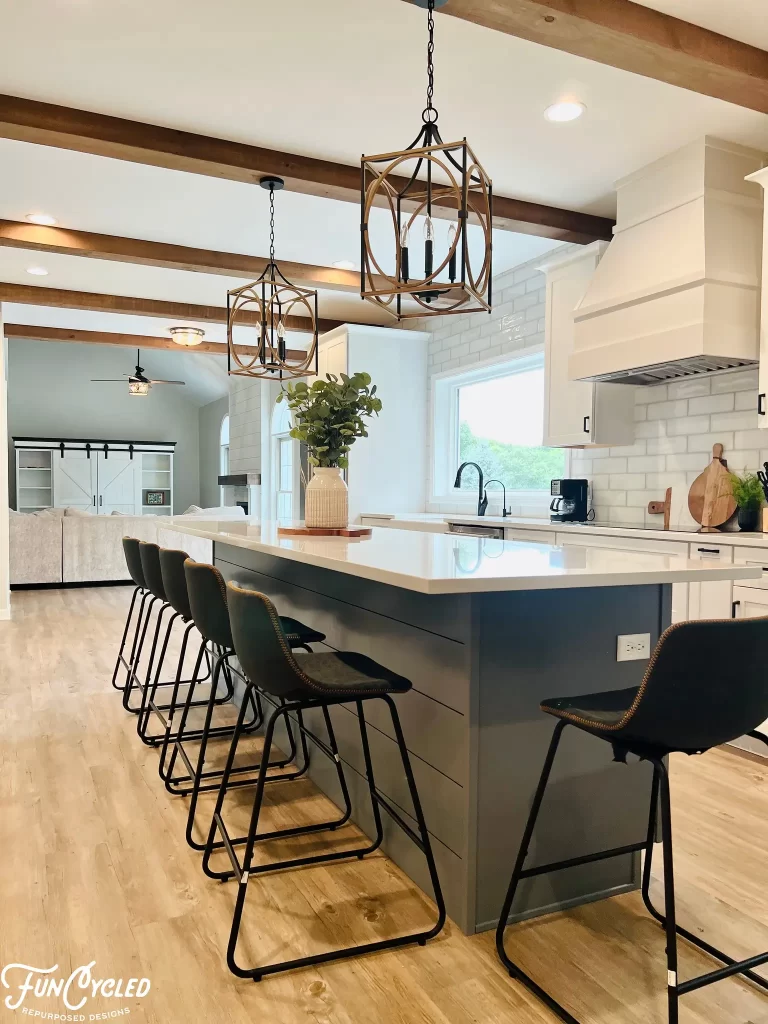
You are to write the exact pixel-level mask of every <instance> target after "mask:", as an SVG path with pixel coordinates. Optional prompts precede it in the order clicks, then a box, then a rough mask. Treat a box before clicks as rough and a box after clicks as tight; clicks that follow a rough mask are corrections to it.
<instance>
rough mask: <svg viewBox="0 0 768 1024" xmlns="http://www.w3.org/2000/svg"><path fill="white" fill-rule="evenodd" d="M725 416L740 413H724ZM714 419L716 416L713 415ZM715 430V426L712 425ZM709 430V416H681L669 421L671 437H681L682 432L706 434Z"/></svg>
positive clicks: (668, 427) (668, 431)
mask: <svg viewBox="0 0 768 1024" xmlns="http://www.w3.org/2000/svg"><path fill="white" fill-rule="evenodd" d="M723 415H724V416H734V415H738V414H736V413H723ZM712 418H713V419H714V416H713V417H712ZM712 429H713V430H714V429H715V428H714V426H713V427H712ZM708 430H709V416H681V417H680V418H679V419H675V420H669V421H668V422H667V434H668V435H669V436H670V437H679V436H680V434H704V433H706V432H707V431H708Z"/></svg>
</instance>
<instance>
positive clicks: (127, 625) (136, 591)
mask: <svg viewBox="0 0 768 1024" xmlns="http://www.w3.org/2000/svg"><path fill="white" fill-rule="evenodd" d="M140 591H141V587H134V590H133V595H132V596H131V605H130V607H129V609H128V617H127V618H126V620H125V628H124V629H123V636H122V639H121V640H120V648H119V650H118V652H117V657H116V658H115V669H114V671H113V673H112V686H113V687H114V688H115V689H116V690H122V689H123V687H122V686H119V685H118V683H117V673H118V671H119V669H120V665H121V663H122V664H125V662H124V659H123V651H124V650H125V641H126V640H127V638H128V630H129V628H130V625H131V616H132V615H133V609H134V607H135V605H136V598H137V597H138V595H139V592H140ZM137 628H138V627H137ZM134 632H135V631H134Z"/></svg>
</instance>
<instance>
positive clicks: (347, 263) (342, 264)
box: [333, 260, 355, 270]
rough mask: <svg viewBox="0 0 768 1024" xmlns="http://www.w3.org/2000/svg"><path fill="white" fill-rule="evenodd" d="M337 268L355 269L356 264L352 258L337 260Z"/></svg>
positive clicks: (335, 265) (335, 264)
mask: <svg viewBox="0 0 768 1024" xmlns="http://www.w3.org/2000/svg"><path fill="white" fill-rule="evenodd" d="M333 266H334V267H335V268H336V270H354V269H355V264H354V263H353V262H352V261H351V260H337V261H336V263H334V264H333Z"/></svg>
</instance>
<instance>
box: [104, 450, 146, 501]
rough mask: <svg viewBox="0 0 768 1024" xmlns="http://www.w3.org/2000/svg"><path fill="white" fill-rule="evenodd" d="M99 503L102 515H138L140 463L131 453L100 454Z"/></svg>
mask: <svg viewBox="0 0 768 1024" xmlns="http://www.w3.org/2000/svg"><path fill="white" fill-rule="evenodd" d="M97 465H98V488H97V494H98V501H97V511H98V512H99V514H100V515H106V516H108V515H111V514H112V513H113V512H124V513H126V514H127V515H131V516H132V515H137V514H138V513H137V511H136V472H137V466H138V461H137V459H136V458H133V459H132V458H131V456H130V453H129V452H109V454H108V455H105V454H104V452H99V453H98V461H97Z"/></svg>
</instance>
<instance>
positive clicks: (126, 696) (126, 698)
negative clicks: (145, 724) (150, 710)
mask: <svg viewBox="0 0 768 1024" xmlns="http://www.w3.org/2000/svg"><path fill="white" fill-rule="evenodd" d="M158 600H159V598H157V597H150V600H149V604H148V605H147V610H146V614H145V616H144V622H143V624H142V627H141V634H140V636H139V642H138V644H137V645H136V653H135V655H134V656H132V658H131V667H130V669H129V670H128V676H127V679H126V682H125V686H124V687H123V707H124V708H125V710H126V711H129V712H130V713H131V714H133V715H137V714H138V710H137V709H135V708H132V707H131V706H130V699H131V694H132V692H133V688H134V686H135V685H136V682H137V679H138V672H139V666H140V664H141V655H142V653H143V651H144V642H145V641H146V639H147V633H148V631H149V623H150V621H151V619H152V609H153V608H154V606H155V604H156V603H157V601H158Z"/></svg>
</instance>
